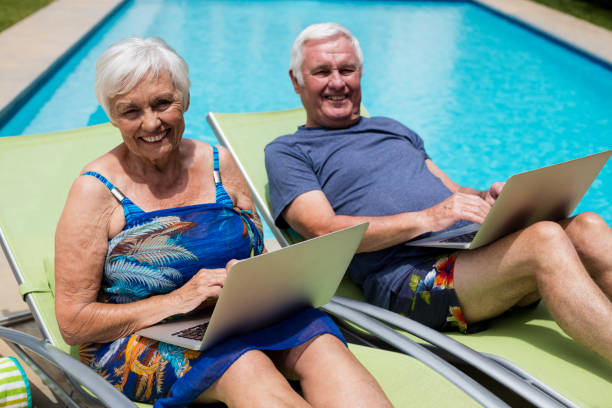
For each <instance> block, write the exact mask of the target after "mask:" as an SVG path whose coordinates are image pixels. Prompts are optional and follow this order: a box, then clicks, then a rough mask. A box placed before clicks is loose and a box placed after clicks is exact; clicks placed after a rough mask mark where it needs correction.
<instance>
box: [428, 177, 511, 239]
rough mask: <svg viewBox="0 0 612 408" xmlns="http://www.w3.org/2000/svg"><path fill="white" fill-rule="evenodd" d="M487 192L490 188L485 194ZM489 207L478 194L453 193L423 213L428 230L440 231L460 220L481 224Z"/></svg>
mask: <svg viewBox="0 0 612 408" xmlns="http://www.w3.org/2000/svg"><path fill="white" fill-rule="evenodd" d="M496 184H497V183H496ZM491 189H493V186H491ZM495 191H497V190H495ZM499 191H501V188H500V190H499ZM489 193H490V190H489V192H487V194H489ZM493 201H495V200H494V199H493ZM490 209H491V204H489V202H488V201H486V200H484V199H483V198H482V197H480V196H478V195H475V194H466V193H455V194H453V195H452V196H450V197H448V198H447V199H446V200H444V201H442V202H440V203H438V204H436V205H434V206H433V207H430V208H428V209H426V210H423V214H424V215H425V217H426V219H427V224H428V228H427V229H428V230H429V231H441V230H443V229H446V228H448V227H450V226H451V225H453V224H454V223H456V222H457V221H460V220H466V221H471V222H476V223H478V224H482V222H483V221H484V219H485V217H486V216H487V214H488V213H489V210H490Z"/></svg>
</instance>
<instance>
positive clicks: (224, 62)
mask: <svg viewBox="0 0 612 408" xmlns="http://www.w3.org/2000/svg"><path fill="white" fill-rule="evenodd" d="M321 21H336V22H339V23H341V24H344V25H346V26H347V27H349V28H350V29H351V31H353V33H354V34H355V35H356V36H357V37H358V38H359V40H360V42H361V45H362V48H363V51H364V55H365V66H364V69H365V71H364V76H363V97H364V99H363V102H364V104H365V105H366V106H367V108H368V110H369V111H370V113H371V114H372V115H385V116H390V117H394V118H396V119H399V120H400V121H402V122H404V123H405V124H406V125H408V126H409V127H411V128H413V129H414V130H416V131H417V132H418V133H419V134H420V135H421V136H422V137H423V138H424V140H425V143H426V148H427V149H428V152H429V153H430V156H431V157H432V159H433V160H434V162H436V163H437V164H438V166H439V167H441V168H442V169H443V170H444V171H445V172H447V174H449V175H450V176H451V178H452V179H454V180H455V181H456V182H458V183H459V184H462V185H466V186H472V187H476V188H481V189H484V188H486V187H488V186H489V185H490V183H492V182H493V181H498V180H504V179H506V178H507V177H508V176H509V175H511V174H513V173H516V172H521V171H525V170H530V169H533V168H536V167H540V166H544V165H549V164H553V163H556V162H560V161H564V160H569V159H572V158H575V157H578V156H582V155H586V154H589V153H594V152H597V151H601V150H605V149H610V148H612V97H611V95H612V71H611V70H610V69H608V68H606V67H605V66H603V65H600V64H597V63H594V62H592V61H590V60H588V59H586V58H584V57H583V56H581V55H579V54H577V53H575V52H572V51H570V50H568V49H566V48H564V47H562V46H560V45H558V44H556V43H554V42H551V41H550V40H548V39H546V38H544V37H541V36H539V35H536V34H534V33H533V32H530V31H528V30H526V29H524V28H522V27H520V26H519V25H516V24H514V23H512V22H510V21H507V20H505V19H503V18H500V17H498V16H496V15H494V14H492V13H490V12H488V11H486V10H484V9H482V8H480V7H478V6H475V5H473V4H470V3H467V2H452V1H449V2H442V1H434V2H432V1H425V2H419V1H409V2H400V1H372V2H369V1H299V2H294V1H195V0H194V1H189V0H169V1H164V0H142V1H141V0H135V1H132V2H130V3H128V5H127V6H126V7H124V8H123V9H122V10H121V11H120V12H119V13H117V14H116V15H115V16H113V17H112V18H111V19H109V21H108V22H107V23H106V24H105V25H104V26H103V27H102V28H101V29H100V30H99V31H98V32H96V33H95V34H94V35H93V36H91V38H90V39H89V40H88V41H87V42H86V43H85V44H84V46H83V47H82V48H80V49H79V50H78V51H77V52H76V53H75V54H74V55H73V56H72V57H71V58H70V59H69V60H68V61H67V63H66V64H64V66H63V67H62V68H61V69H59V70H58V72H57V73H56V74H55V75H54V76H53V77H52V78H51V79H50V80H49V81H48V82H47V83H46V84H45V85H44V86H42V87H41V88H40V90H39V91H38V92H37V93H36V94H35V95H34V96H33V97H32V98H31V99H30V100H29V101H28V102H27V103H26V104H25V105H24V106H23V108H22V109H21V110H20V111H19V112H18V113H17V114H16V115H15V116H14V117H13V118H12V119H11V120H10V121H9V122H8V123H6V125H5V126H4V127H3V128H2V129H0V135H18V134H31V133H41V132H49V131H54V130H63V129H70V128H76V127H82V126H87V125H91V124H97V123H102V122H106V121H107V118H106V117H105V115H104V113H103V112H102V110H101V108H99V106H98V105H97V102H96V100H95V96H94V92H93V76H94V71H95V61H96V59H97V57H98V56H99V55H100V54H101V53H102V52H103V51H104V49H106V47H107V46H108V45H110V44H111V43H113V42H115V41H117V40H119V39H121V38H124V37H126V36H130V35H138V36H145V37H146V36H151V35H156V36H161V37H163V38H164V39H165V40H166V41H167V42H168V43H169V44H170V45H172V46H173V47H174V48H176V50H177V51H178V52H179V53H180V54H181V55H183V56H184V57H185V59H186V60H187V62H188V63H189V66H190V69H191V78H192V81H193V86H192V89H191V106H190V109H189V112H188V113H187V116H186V119H187V129H186V131H185V135H186V136H187V137H194V138H199V139H202V140H205V141H207V142H209V143H214V142H215V137H214V135H213V132H212V131H211V129H210V128H209V127H208V125H207V123H206V120H205V116H206V113H207V112H208V111H217V112H249V111H264V110H277V109H287V108H292V107H296V106H299V105H300V101H299V98H298V97H297V95H295V93H294V92H293V89H292V87H291V83H290V81H289V77H288V75H287V69H288V64H289V49H290V47H291V44H292V42H293V39H294V38H295V37H296V36H297V34H298V33H299V32H300V31H301V30H302V29H303V28H304V27H305V26H307V25H308V24H311V23H314V22H321ZM542 199H543V200H545V199H546V197H542ZM578 210H582V211H587V210H590V211H596V212H598V213H600V214H602V215H603V217H604V218H605V219H606V220H607V221H608V223H609V224H612V163H608V165H607V166H606V168H604V170H603V172H602V173H601V174H600V176H599V177H598V179H597V180H596V181H595V183H594V185H593V186H592V188H591V190H590V191H589V192H588V193H587V196H586V197H585V199H584V200H583V202H582V203H581V204H580V206H579V208H578Z"/></svg>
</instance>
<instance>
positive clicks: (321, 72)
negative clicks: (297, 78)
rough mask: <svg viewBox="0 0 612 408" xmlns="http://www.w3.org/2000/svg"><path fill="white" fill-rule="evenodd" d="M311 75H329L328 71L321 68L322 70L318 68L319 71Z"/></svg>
mask: <svg viewBox="0 0 612 408" xmlns="http://www.w3.org/2000/svg"><path fill="white" fill-rule="evenodd" d="M313 75H314V76H319V77H324V76H327V75H329V71H327V70H324V69H322V70H319V71H315V72H314V74H313Z"/></svg>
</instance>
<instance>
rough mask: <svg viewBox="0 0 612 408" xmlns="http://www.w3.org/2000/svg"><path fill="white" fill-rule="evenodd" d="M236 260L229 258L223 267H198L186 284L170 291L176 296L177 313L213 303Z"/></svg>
mask: <svg viewBox="0 0 612 408" xmlns="http://www.w3.org/2000/svg"><path fill="white" fill-rule="evenodd" d="M236 262H238V261H237V260H235V259H232V260H230V261H229V262H228V263H227V264H226V265H225V268H218V269H200V270H199V271H198V273H196V274H195V275H193V277H192V278H191V279H189V281H188V282H187V283H186V284H184V285H183V286H181V287H180V288H179V289H176V290H175V291H174V292H172V294H173V295H174V296H177V313H189V312H191V311H193V310H195V309H198V308H200V307H206V306H211V305H213V304H214V303H215V302H216V299H217V298H218V297H219V294H220V293H221V289H223V285H224V284H225V279H226V277H227V272H228V271H229V268H230V267H231V266H232V265H233V264H234V263H236Z"/></svg>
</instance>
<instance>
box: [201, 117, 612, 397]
mask: <svg viewBox="0 0 612 408" xmlns="http://www.w3.org/2000/svg"><path fill="white" fill-rule="evenodd" d="M207 119H208V122H209V124H210V126H211V127H212V129H213V131H214V132H215V134H216V135H217V138H218V139H219V141H220V142H221V144H223V145H224V146H225V147H227V148H228V149H229V150H230V152H231V153H232V155H233V156H234V159H235V160H236V162H237V163H238V166H239V167H240V169H241V171H242V172H243V174H244V176H245V178H246V179H247V182H248V184H249V187H250V189H251V192H252V194H253V196H254V200H255V203H256V205H257V207H258V209H259V211H260V213H261V216H262V218H263V219H264V220H265V221H266V223H267V224H268V226H269V227H270V228H271V230H272V232H273V233H274V235H275V237H276V239H277V240H278V241H279V243H280V244H281V245H282V246H284V245H289V244H291V243H294V242H297V241H299V240H300V239H302V238H301V237H300V236H299V235H298V234H297V233H296V232H295V231H293V230H282V231H281V230H279V229H278V228H277V227H275V225H274V221H273V219H272V216H271V213H270V207H269V202H268V200H269V190H268V180H267V174H266V171H265V166H264V146H265V145H266V144H267V143H269V142H270V141H272V140H273V139H275V138H276V137H278V136H280V135H283V134H289V133H293V132H295V130H296V128H297V126H299V125H301V124H304V123H305V119H306V114H305V111H304V110H303V109H302V108H297V109H291V110H284V111H276V112H263V113H239V114H233V113H229V114H228V113H209V114H208V117H207ZM337 295H341V296H336V297H334V299H333V300H332V302H331V304H342V305H344V306H348V307H352V308H354V309H356V310H360V311H361V312H363V313H366V314H368V315H371V316H374V317H376V318H377V319H380V320H381V321H385V322H386V323H388V324H390V325H391V326H393V327H396V328H400V329H399V331H400V332H403V333H404V334H407V333H406V332H408V333H410V336H411V337H412V336H416V337H417V339H418V340H419V341H421V342H424V343H429V344H430V345H431V346H432V347H434V348H436V349H439V350H443V352H444V353H446V354H447V355H450V356H451V357H450V358H451V359H453V360H455V361H460V362H461V363H464V364H468V365H471V366H473V367H475V368H477V369H478V370H480V371H482V373H485V374H486V375H488V376H490V377H491V378H494V379H495V380H496V381H498V382H499V383H501V384H503V385H504V386H506V387H508V388H509V389H511V390H512V391H514V392H516V393H517V394H519V395H520V396H521V397H523V398H524V399H525V400H527V401H529V402H530V403H532V404H534V405H536V406H581V407H603V406H610V405H611V404H612V386H611V384H612V365H611V364H609V363H607V362H605V361H603V359H601V358H600V357H598V356H597V355H596V354H595V353H592V352H591V351H589V350H586V349H585V348H583V347H582V346H580V345H578V344H577V343H575V342H574V341H573V340H572V339H571V338H569V337H568V336H567V335H566V334H565V333H563V331H562V330H561V329H560V328H559V326H557V324H556V323H555V322H554V321H553V320H552V318H551V317H550V314H549V313H548V311H547V309H546V307H545V306H544V304H543V303H540V305H539V306H538V307H537V308H535V309H533V310H522V311H516V312H511V313H507V314H506V315H505V316H503V317H499V318H496V319H493V320H492V321H491V323H490V327H489V329H488V330H486V331H484V332H481V333H477V334H471V335H463V334H459V333H451V334H446V335H443V334H440V333H438V332H435V331H433V330H431V329H429V328H427V327H424V326H423V325H420V324H418V323H416V322H414V321H412V320H410V319H407V318H405V317H403V316H400V315H398V314H396V313H392V312H389V311H387V310H384V309H381V308H379V307H376V306H373V305H369V304H367V303H364V302H363V300H365V299H364V297H363V294H362V293H361V291H360V289H359V288H357V287H356V286H355V285H354V284H352V283H350V282H348V281H347V280H346V279H345V280H344V281H343V285H342V287H341V288H340V290H339V291H338V293H337ZM413 338H414V337H413ZM474 350H477V352H475V351H474Z"/></svg>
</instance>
